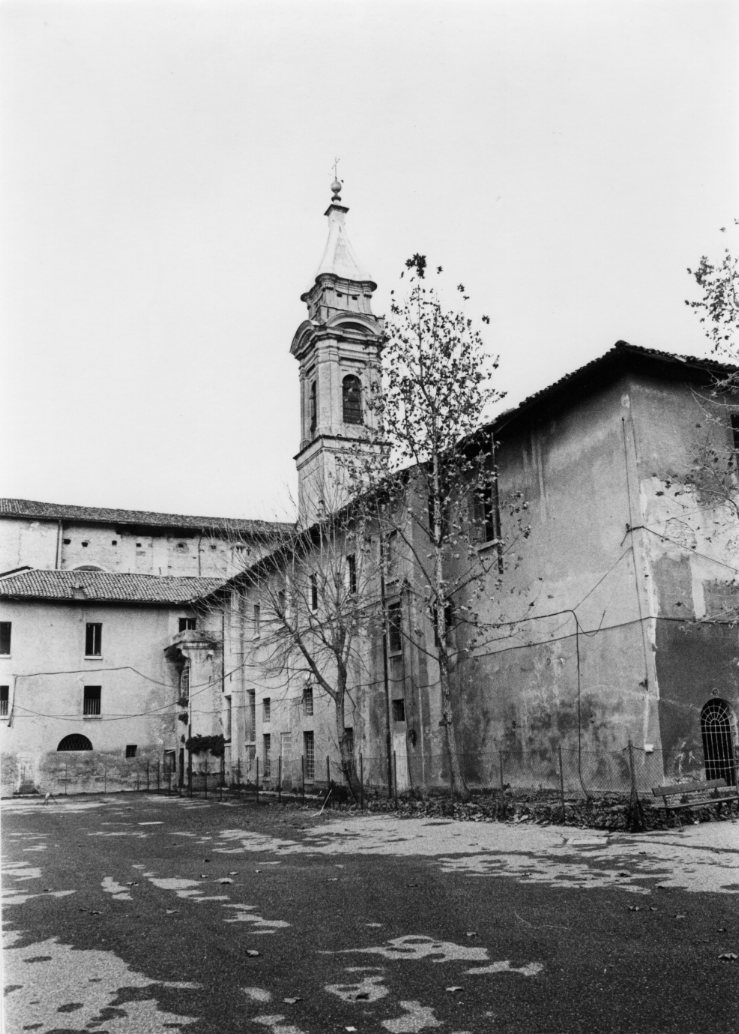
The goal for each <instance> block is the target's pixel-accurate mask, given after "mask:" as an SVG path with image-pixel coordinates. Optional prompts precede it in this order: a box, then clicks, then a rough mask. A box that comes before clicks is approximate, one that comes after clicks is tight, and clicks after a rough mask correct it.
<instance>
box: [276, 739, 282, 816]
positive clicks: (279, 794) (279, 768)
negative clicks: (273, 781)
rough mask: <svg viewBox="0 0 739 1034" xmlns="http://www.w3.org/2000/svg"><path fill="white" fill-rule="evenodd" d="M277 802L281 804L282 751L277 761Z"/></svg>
mask: <svg viewBox="0 0 739 1034" xmlns="http://www.w3.org/2000/svg"><path fill="white" fill-rule="evenodd" d="M277 800H278V801H279V802H280V804H281V803H282V751H280V756H279V757H278V759H277Z"/></svg>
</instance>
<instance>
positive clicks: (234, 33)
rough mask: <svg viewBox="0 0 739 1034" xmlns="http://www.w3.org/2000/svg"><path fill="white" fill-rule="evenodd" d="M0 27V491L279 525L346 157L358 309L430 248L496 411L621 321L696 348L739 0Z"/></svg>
mask: <svg viewBox="0 0 739 1034" xmlns="http://www.w3.org/2000/svg"><path fill="white" fill-rule="evenodd" d="M0 26H1V28H2V37H1V43H0V47H1V49H0V67H1V68H2V71H1V72H0V88H1V91H0V92H1V95H2V101H1V108H0V118H1V124H0V137H1V138H0V155H1V157H0V163H1V173H2V179H1V181H0V183H1V185H2V189H1V197H0V242H1V243H0V250H1V253H2V254H1V262H2V265H1V267H0V280H1V284H0V287H1V288H2V301H1V302H0V332H1V334H2V338H1V340H2V348H3V356H2V371H3V389H4V390H3V392H2V405H1V406H0V412H1V414H2V416H1V420H2V423H1V425H0V433H1V434H2V450H1V452H0V455H1V456H2V460H1V463H2V468H1V469H0V494H2V495H6V496H20V497H24V498H30V499H42V500H49V501H55V502H64V503H79V504H83V505H99V506H118V507H126V508H131V509H152V510H165V511H175V512H183V513H195V514H214V515H223V516H263V517H270V516H277V517H284V516H285V515H286V513H287V511H288V510H289V507H290V498H291V496H294V494H295V475H294V463H293V456H294V454H295V452H296V451H297V447H298V434H299V428H298V377H297V373H298V368H297V363H296V362H295V360H294V359H293V358H292V357H291V356H290V354H289V347H290V343H291V340H292V336H293V333H294V331H295V330H296V328H297V326H298V324H299V323H300V322H301V321H302V319H303V318H304V316H305V309H304V307H303V305H302V303H301V302H300V294H301V293H302V292H303V291H304V290H306V288H307V287H308V286H309V284H310V283H311V282H312V279H313V275H314V272H315V269H316V266H317V264H318V261H319V259H320V257H321V254H322V251H323V247H324V244H325V240H326V222H325V220H324V218H323V212H324V210H325V208H326V206H327V204H328V201H329V198H330V190H329V185H330V182H331V179H332V163H333V159H334V157H335V156H339V157H340V159H341V163H340V166H339V173H340V176H341V177H342V179H343V180H344V190H343V200H344V202H345V203H346V204H347V205H349V207H350V213H349V216H348V229H349V235H350V239H351V240H352V243H353V246H354V250H355V252H356V253H357V256H358V258H359V260H360V262H361V263H362V264H363V265H364V266H365V267H366V268H368V269H369V271H370V273H371V274H372V275H373V277H374V279H375V280H376V281H377V282H378V284H379V289H378V292H377V294H376V306H375V311H376V312H378V313H382V312H384V311H386V309H387V307H388V296H389V291H390V289H391V288H392V287H397V285H398V282H397V278H398V274H399V272H400V270H401V268H402V266H403V262H404V260H405V259H406V258H407V257H408V256H409V255H411V254H413V253H415V252H423V253H426V254H427V255H429V258H430V261H432V262H435V263H440V264H443V265H444V267H445V268H446V269H447V270H449V271H450V273H451V275H452V276H453V277H454V278H455V279H458V280H460V281H463V282H464V283H465V284H466V285H467V288H468V290H469V292H470V294H471V295H472V297H473V300H474V301H475V302H476V303H478V304H479V307H480V309H481V310H482V311H487V312H489V313H490V314H491V317H492V324H491V327H490V328H489V331H490V332H489V342H490V349H491V351H492V352H494V353H497V354H499V355H500V369H499V384H500V386H501V388H503V389H505V390H506V391H507V392H508V397H507V400H506V404H507V405H510V404H512V403H515V402H516V401H519V400H520V399H521V398H523V397H524V396H525V395H528V394H530V393H531V392H533V391H535V390H538V389H539V388H542V387H544V386H545V385H546V384H548V383H550V382H551V381H553V380H555V379H557V378H558V377H560V376H561V375H562V374H564V373H566V372H568V371H569V370H572V369H574V368H576V367H577V366H579V365H582V364H583V363H585V362H587V361H589V360H590V359H592V358H594V357H596V356H597V355H599V354H601V353H602V352H604V351H605V350H606V349H608V348H609V347H610V346H611V345H612V344H613V343H614V342H615V341H616V340H618V339H620V338H623V339H626V340H628V341H630V342H632V343H633V344H637V345H644V346H649V347H654V348H660V349H665V350H670V351H675V352H681V353H685V352H688V353H702V352H703V351H704V345H703V338H702V336H701V333H700V330H699V326H698V324H697V321H696V318H695V316H694V314H693V313H692V312H691V311H690V310H688V308H687V307H686V306H685V305H684V299H685V298H686V297H687V296H689V295H691V293H692V290H691V281H690V278H689V277H688V275H687V273H686V267H687V266H689V265H692V264H695V263H696V262H697V260H698V258H699V256H700V255H701V254H702V253H705V252H708V253H709V254H718V253H719V251H720V249H721V248H722V247H723V245H724V243H725V237H724V236H722V235H721V234H720V232H719V229H720V227H722V226H724V225H727V224H730V223H731V220H732V218H733V217H734V216H739V198H738V197H737V184H739V154H738V151H739V118H738V111H739V71H738V66H739V62H738V61H737V52H738V44H739V4H737V3H735V2H733V0H691V2H681V0H662V2H656V0H638V2H629V0H618V2H608V0H602V2H599V0H581V2H576V0H540V2H533V0H510V2H508V0H497V2H496V0H492V2H491V0H485V2H483V0H480V2H476V3H473V2H465V0H442V2H433V0H425V2H420V0H417V2H409V0H389V2H380V0H372V2H370V0H365V2H352V0H340V2H320V0H290V2H283V3H280V2H275V0H269V2H268V3H257V2H248V0H238V2H223V0H202V2H199V3H194V2H187V0H167V2H156V0H125V2H115V0H94V2H75V3H67V2H64V0H53V2H52V0H48V2H38V0H15V2H14V0H6V2H5V3H4V4H3V5H2V7H0Z"/></svg>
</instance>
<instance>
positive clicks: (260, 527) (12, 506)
mask: <svg viewBox="0 0 739 1034" xmlns="http://www.w3.org/2000/svg"><path fill="white" fill-rule="evenodd" d="M2 517H32V518H34V519H35V520H52V521H58V520H62V521H79V522H82V523H87V524H115V525H120V524H133V525H136V526H137V527H148V528H173V529H174V528H178V529H181V530H189V531H204V532H205V531H207V532H213V533H215V534H224V535H225V534H241V535H260V534H264V533H265V532H272V531H275V532H277V531H280V530H282V529H285V528H289V527H291V525H289V524H284V523H281V522H278V521H255V520H247V519H246V518H243V519H242V518H239V517H193V516H190V515H189V514H182V513H153V512H152V511H150V510H113V509H108V508H107V507H104V506H73V505H69V504H66V503H43V502H37V501H36V500H33V499H0V518H2Z"/></svg>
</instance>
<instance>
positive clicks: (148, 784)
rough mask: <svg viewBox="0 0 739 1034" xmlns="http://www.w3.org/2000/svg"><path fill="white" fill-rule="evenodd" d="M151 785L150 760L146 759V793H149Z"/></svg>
mask: <svg viewBox="0 0 739 1034" xmlns="http://www.w3.org/2000/svg"><path fill="white" fill-rule="evenodd" d="M150 789H151V784H150V783H149V759H148V758H147V759H146V792H147V793H149V791H150Z"/></svg>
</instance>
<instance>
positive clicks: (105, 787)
mask: <svg viewBox="0 0 739 1034" xmlns="http://www.w3.org/2000/svg"><path fill="white" fill-rule="evenodd" d="M107 792H108V766H107V765H106V764H105V761H103V793H107Z"/></svg>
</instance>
